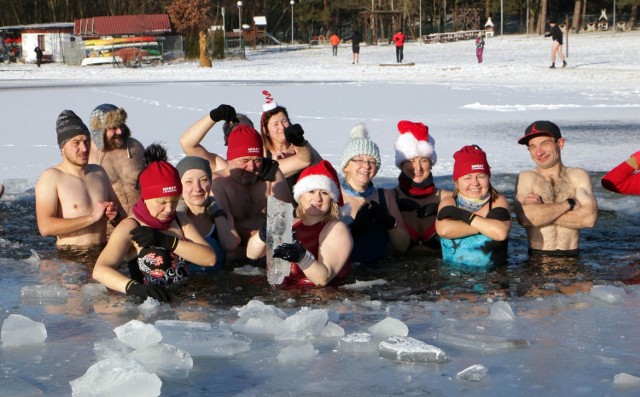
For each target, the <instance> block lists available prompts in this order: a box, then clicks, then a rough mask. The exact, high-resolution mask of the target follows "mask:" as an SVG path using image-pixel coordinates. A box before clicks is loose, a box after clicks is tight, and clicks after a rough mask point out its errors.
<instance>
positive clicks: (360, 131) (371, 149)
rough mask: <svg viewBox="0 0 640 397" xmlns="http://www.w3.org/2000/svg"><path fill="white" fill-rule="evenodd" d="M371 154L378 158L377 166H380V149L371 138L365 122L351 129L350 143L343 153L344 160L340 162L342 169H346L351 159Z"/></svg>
mask: <svg viewBox="0 0 640 397" xmlns="http://www.w3.org/2000/svg"><path fill="white" fill-rule="evenodd" d="M361 155H366V156H371V157H373V158H374V159H375V160H376V164H377V168H380V163H381V160H380V149H378V145H376V144H375V142H373V141H372V140H371V139H369V132H368V131H367V128H366V127H365V125H364V124H362V123H361V124H358V125H356V126H355V127H353V128H352V129H351V133H350V134H349V143H348V144H347V147H346V148H345V149H344V152H343V153H342V161H341V162H340V169H342V170H343V169H344V167H346V166H347V164H348V163H349V160H351V159H352V158H354V157H356V156H361Z"/></svg>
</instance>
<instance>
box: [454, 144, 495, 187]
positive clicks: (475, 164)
mask: <svg viewBox="0 0 640 397" xmlns="http://www.w3.org/2000/svg"><path fill="white" fill-rule="evenodd" d="M453 160H454V163H453V180H454V181H457V180H458V179H459V178H461V177H463V176H465V175H467V174H472V173H474V172H483V173H485V174H487V175H489V176H491V167H489V163H488V162H487V154H486V153H485V152H484V151H483V150H482V149H480V146H478V145H468V146H465V147H463V148H462V149H460V150H458V151H457V152H455V153H454V154H453Z"/></svg>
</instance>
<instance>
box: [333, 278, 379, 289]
mask: <svg viewBox="0 0 640 397" xmlns="http://www.w3.org/2000/svg"><path fill="white" fill-rule="evenodd" d="M385 284H388V282H387V280H382V279H378V280H371V281H359V280H356V282H355V283H353V284H346V285H343V286H341V287H340V288H344V289H349V290H358V289H367V288H371V287H373V286H374V285H385Z"/></svg>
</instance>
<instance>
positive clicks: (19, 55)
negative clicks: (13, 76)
mask: <svg viewBox="0 0 640 397" xmlns="http://www.w3.org/2000/svg"><path fill="white" fill-rule="evenodd" d="M0 35H1V37H2V43H0V45H2V47H3V49H2V50H3V52H9V53H11V55H12V57H11V60H12V61H20V62H31V63H35V62H36V53H35V51H34V50H35V48H36V47H40V49H41V50H42V52H43V55H44V57H43V59H44V61H45V62H62V60H63V48H62V43H64V42H68V41H71V40H72V35H73V22H54V23H40V24H31V25H15V26H2V27H0ZM11 38H13V40H9V39H11ZM7 43H9V44H7ZM18 43H19V44H18Z"/></svg>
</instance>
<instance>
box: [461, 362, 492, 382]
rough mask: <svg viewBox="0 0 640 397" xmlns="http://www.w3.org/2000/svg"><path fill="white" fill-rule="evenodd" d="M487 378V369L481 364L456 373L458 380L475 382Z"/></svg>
mask: <svg viewBox="0 0 640 397" xmlns="http://www.w3.org/2000/svg"><path fill="white" fill-rule="evenodd" d="M485 376H487V368H486V367H485V366H484V365H482V364H475V365H472V366H470V367H468V368H465V369H463V370H462V371H460V372H458V375H456V377H457V378H458V379H462V380H466V381H470V382H477V381H479V380H482V379H483V378H484V377H485Z"/></svg>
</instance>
